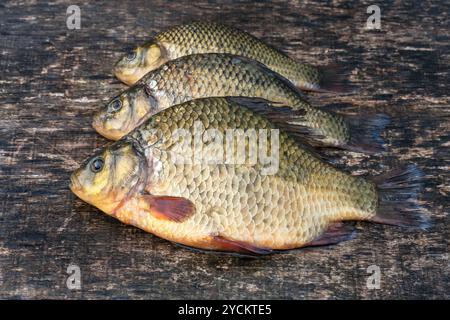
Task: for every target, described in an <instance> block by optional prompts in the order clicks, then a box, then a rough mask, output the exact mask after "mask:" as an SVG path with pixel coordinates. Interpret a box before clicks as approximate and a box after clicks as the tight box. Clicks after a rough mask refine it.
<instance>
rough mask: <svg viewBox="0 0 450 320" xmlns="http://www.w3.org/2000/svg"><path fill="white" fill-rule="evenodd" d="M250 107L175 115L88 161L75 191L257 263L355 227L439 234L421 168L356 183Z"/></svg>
mask: <svg viewBox="0 0 450 320" xmlns="http://www.w3.org/2000/svg"><path fill="white" fill-rule="evenodd" d="M246 103H247V102H245V99H242V98H233V97H225V98H224V97H212V98H202V99H195V100H190V101H188V102H185V103H182V104H179V105H175V106H173V107H171V108H167V109H165V110H163V111H161V112H159V113H157V114H155V115H153V116H152V117H150V118H149V119H147V120H146V121H145V122H144V123H142V124H141V125H140V126H139V127H138V128H136V129H135V130H133V131H132V132H130V133H129V134H128V135H126V136H124V137H123V138H122V139H120V140H118V141H116V142H114V143H113V144H111V145H109V146H107V147H105V148H103V149H102V150H100V151H98V152H96V153H95V154H94V155H93V156H91V157H90V158H88V159H87V160H86V161H84V162H83V164H82V165H81V166H80V167H79V168H78V169H77V170H76V171H74V172H73V174H72V175H71V183H70V189H71V190H72V191H73V192H74V193H75V194H76V195H77V196H78V197H79V198H80V199H82V200H83V201H85V202H87V203H89V204H91V205H93V206H95V207H97V208H98V209H100V210H101V211H103V212H104V213H106V214H108V215H110V216H112V217H114V218H116V219H118V220H119V221H121V222H123V223H125V224H128V225H132V226H135V227H138V228H140V229H142V230H144V231H146V232H148V233H151V234H153V235H156V236H158V237H161V238H163V239H166V240H169V241H171V242H174V243H177V244H180V245H182V246H187V247H190V248H196V249H199V250H212V251H219V252H230V253H236V254H243V255H252V256H259V255H266V254H271V253H276V252H280V251H283V250H291V249H297V248H303V247H308V246H319V245H328V244H336V243H339V242H341V241H345V240H350V239H352V238H353V237H354V236H355V229H354V226H353V225H352V224H349V223H346V222H347V221H368V222H374V223H383V224H391V225H395V226H403V227H406V228H408V229H414V230H416V229H417V230H420V229H426V228H427V227H428V226H429V224H428V220H427V219H426V218H425V215H424V213H423V210H422V208H421V207H420V203H419V202H418V195H419V194H420V182H421V174H420V170H419V169H418V168H416V167H415V165H409V166H407V167H405V168H400V169H394V170H393V171H391V172H388V173H385V174H382V175H380V176H376V177H374V178H368V177H364V176H356V175H351V174H349V173H347V172H345V171H342V170H339V169H337V168H335V167H334V166H332V165H331V164H329V163H327V162H324V161H323V160H322V159H321V158H320V157H318V156H317V155H316V154H315V153H314V152H312V151H311V150H308V149H306V148H303V147H302V146H301V144H299V143H297V142H296V141H295V139H294V138H292V137H291V136H290V135H288V134H287V133H286V132H285V131H284V130H283V128H281V127H278V126H275V125H274V123H273V122H272V121H271V120H269V118H267V117H266V115H265V114H264V112H261V113H258V112H254V111H252V110H251V109H249V108H247V107H246V106H245V104H246ZM258 103H263V102H261V101H259V102H258ZM264 103H266V104H270V102H264ZM271 108H272V106H270V105H268V106H266V107H264V108H261V109H265V110H271ZM239 150H240V151H239ZM242 150H244V152H243V153H242ZM255 154H256V155H257V157H256V158H255V157H254V155H255ZM266 156H267V157H266Z"/></svg>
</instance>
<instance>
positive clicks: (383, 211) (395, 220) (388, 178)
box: [370, 165, 430, 230]
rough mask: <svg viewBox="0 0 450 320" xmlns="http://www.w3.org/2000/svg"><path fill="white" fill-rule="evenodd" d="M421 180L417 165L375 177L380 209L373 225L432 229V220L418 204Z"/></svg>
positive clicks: (373, 219)
mask: <svg viewBox="0 0 450 320" xmlns="http://www.w3.org/2000/svg"><path fill="white" fill-rule="evenodd" d="M422 176H423V175H422V172H421V171H420V170H419V169H418V168H417V167H416V166H415V165H409V166H407V167H405V168H398V169H394V170H392V171H390V172H387V173H384V174H381V175H379V176H377V177H374V178H373V181H374V182H375V184H376V185H377V187H378V198H379V205H378V212H377V214H376V215H375V217H373V218H372V219H370V221H372V222H376V223H382V224H389V225H394V226H401V227H406V228H413V229H422V230H425V229H427V228H429V227H430V222H429V219H428V218H427V217H426V216H425V215H424V214H423V211H424V209H423V208H422V207H421V205H420V202H419V200H418V196H419V193H420V190H421V180H422Z"/></svg>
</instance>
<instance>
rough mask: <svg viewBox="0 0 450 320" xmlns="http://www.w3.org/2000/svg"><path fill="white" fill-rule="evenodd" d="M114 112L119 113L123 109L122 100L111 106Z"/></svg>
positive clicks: (112, 103) (116, 100) (114, 102)
mask: <svg viewBox="0 0 450 320" xmlns="http://www.w3.org/2000/svg"><path fill="white" fill-rule="evenodd" d="M110 106H111V109H112V111H119V110H120V109H122V101H121V100H120V99H115V100H113V101H112V102H111V104H110Z"/></svg>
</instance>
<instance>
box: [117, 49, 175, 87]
mask: <svg viewBox="0 0 450 320" xmlns="http://www.w3.org/2000/svg"><path fill="white" fill-rule="evenodd" d="M165 62H166V59H165V54H164V50H163V48H162V46H160V45H159V44H158V43H156V42H154V41H150V42H148V43H146V44H144V45H142V46H139V47H136V48H134V49H133V50H131V51H130V52H128V53H126V54H125V55H123V56H122V57H121V58H120V59H119V61H117V62H116V64H115V65H114V74H115V76H116V77H117V78H118V79H119V80H121V81H122V82H124V83H126V84H127V85H133V84H134V83H136V82H137V81H138V80H139V79H141V78H142V77H143V76H144V75H145V74H146V73H147V72H149V71H152V70H155V69H156V68H158V67H159V66H161V65H162V64H163V63H165Z"/></svg>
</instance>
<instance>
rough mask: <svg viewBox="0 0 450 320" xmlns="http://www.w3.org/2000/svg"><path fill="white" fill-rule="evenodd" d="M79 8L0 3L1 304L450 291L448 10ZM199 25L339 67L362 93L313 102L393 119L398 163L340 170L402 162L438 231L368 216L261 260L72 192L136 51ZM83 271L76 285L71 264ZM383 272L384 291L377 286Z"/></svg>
mask: <svg viewBox="0 0 450 320" xmlns="http://www.w3.org/2000/svg"><path fill="white" fill-rule="evenodd" d="M70 4H75V3H73V2H72V1H68V2H65V1H56V2H49V3H47V2H46V1H42V2H37V1H6V2H1V3H0V37H1V38H0V105H1V108H0V222H1V223H0V297H1V298H138V299H140V298H274V299H279V298H280V299H282V298H295V299H298V298H345V299H351V298H449V297H450V294H449V292H450V285H449V280H450V276H449V270H450V268H449V256H448V254H449V246H448V238H449V236H450V233H449V228H448V209H449V193H450V179H449V173H448V172H449V162H450V158H449V156H450V153H449V148H450V139H449V138H450V132H449V129H450V123H449V118H448V116H449V112H450V95H449V90H448V81H449V79H450V74H449V73H450V72H449V62H450V59H449V58H450V18H449V12H450V6H449V4H448V2H447V3H446V2H445V1H441V2H437V1H436V2H435V1H418V0H417V1H383V2H380V3H379V5H380V6H381V11H382V12H381V13H382V16H381V30H378V31H370V30H366V29H365V23H366V19H367V17H368V14H367V13H366V9H367V7H368V6H369V5H371V4H372V3H371V2H368V1H363V2H359V1H327V2H325V3H321V2H311V1H308V2H307V3H304V4H301V3H300V1H273V2H261V3H255V4H252V3H247V2H245V1H234V2H224V3H221V2H220V1H209V2H206V1H194V2H191V1H186V2H175V1H169V2H166V1H135V2H133V4H131V3H130V4H126V3H125V2H124V1H95V3H94V2H93V1H92V3H88V2H87V1H82V2H78V3H76V4H78V5H79V6H80V8H81V29H80V30H68V29H67V28H66V8H67V6H68V5H70ZM194 19H204V20H212V21H220V22H224V23H228V24H231V25H236V26H239V27H240V28H242V29H244V30H248V31H250V32H251V33H253V34H254V35H256V36H258V37H261V38H262V39H264V40H265V41H267V42H268V43H270V44H272V45H274V46H276V47H278V48H281V49H283V50H285V51H286V52H288V53H289V54H290V55H292V56H293V57H295V58H297V59H299V60H302V61H307V62H309V63H312V64H320V65H323V64H327V63H331V62H333V61H338V62H339V64H341V65H342V66H344V67H345V70H346V71H347V72H349V73H350V74H351V80H352V81H353V82H354V83H356V84H358V85H359V86H360V87H361V91H360V92H359V94H357V95H350V96H341V97H336V96H333V95H321V94H313V95H310V98H311V101H312V102H313V103H314V104H315V105H320V106H325V105H330V104H331V105H334V106H338V107H340V109H341V111H342V112H343V113H364V112H367V110H369V111H381V112H385V113H387V114H389V115H390V116H391V117H392V122H391V124H390V125H389V127H388V130H387V131H386V133H385V135H384V137H385V139H386V140H387V141H388V142H389V147H390V151H391V152H390V153H389V154H387V155H374V156H363V155H359V154H355V153H342V156H341V157H340V159H339V161H338V165H339V166H341V167H342V168H345V169H346V170H349V171H352V172H358V173H368V174H375V173H378V172H382V171H385V170H388V169H389V168H392V167H394V166H396V165H398V164H399V163H402V162H407V163H416V164H417V165H418V166H419V167H421V168H422V169H423V171H424V173H425V190H424V193H423V197H422V198H423V202H424V205H425V207H426V208H427V209H428V211H429V215H430V216H431V217H432V219H433V223H434V224H433V227H432V228H431V229H430V230H429V231H428V232H415V233H411V232H404V230H401V229H398V228H394V227H388V226H381V225H373V224H366V223H359V224H357V226H358V235H357V237H356V238H355V239H354V240H352V241H350V242H346V243H342V244H340V245H337V246H333V247H327V248H317V249H310V250H303V251H293V252H288V253H286V254H281V255H275V256H271V257H268V258H264V259H260V260H246V259H240V258H236V257H229V256H222V255H213V254H202V253H196V252H191V251H188V250H186V249H183V248H179V247H177V246H174V245H173V244H171V243H169V242H167V241H164V240H162V239H159V238H156V237H154V236H152V235H149V234H146V233H144V232H142V231H140V230H138V229H137V228H133V227H130V226H125V225H123V224H121V223H119V222H118V221H116V220H114V219H112V218H109V217H107V216H106V215H104V214H102V213H100V212H99V211H98V210H96V209H95V208H93V207H91V206H89V205H87V204H86V203H83V202H82V201H81V200H79V199H77V198H76V197H75V196H74V195H73V194H72V193H71V192H70V191H69V189H68V178H69V174H70V172H71V170H72V169H73V167H74V166H75V165H76V164H77V163H79V162H80V161H81V160H83V159H84V158H85V157H87V156H88V155H90V154H92V152H93V150H94V149H96V148H99V147H101V146H104V145H106V144H107V143H108V142H107V141H106V140H105V139H103V138H102V137H100V136H99V135H98V134H96V133H95V131H94V130H93V129H92V127H91V117H92V114H93V112H94V110H96V108H97V107H98V106H99V105H100V104H101V103H102V101H104V100H106V99H108V98H109V97H111V96H112V95H114V94H116V93H117V92H119V91H120V90H122V89H124V86H123V85H122V84H120V83H119V82H118V81H117V80H116V79H115V78H114V77H113V76H112V74H111V66H112V64H113V62H114V61H115V60H116V59H117V57H118V56H119V55H120V54H121V53H122V52H123V51H124V50H125V49H126V48H130V47H131V46H132V45H133V44H135V43H139V42H141V41H143V40H145V39H147V38H148V35H149V34H151V33H155V32H158V31H160V30H162V29H164V28H166V27H169V26H171V25H174V24H179V23H183V22H188V21H191V20H194ZM69 264H76V265H78V266H80V268H81V274H82V284H81V290H74V291H71V290H69V289H68V288H67V287H66V279H67V276H68V275H67V274H66V268H67V266H68V265H69ZM370 265H378V266H379V267H380V268H381V288H380V289H379V290H370V289H368V288H367V286H366V281H367V278H368V276H369V274H368V273H367V268H368V267H369V266H370Z"/></svg>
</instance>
